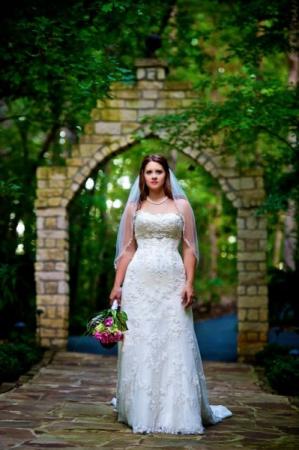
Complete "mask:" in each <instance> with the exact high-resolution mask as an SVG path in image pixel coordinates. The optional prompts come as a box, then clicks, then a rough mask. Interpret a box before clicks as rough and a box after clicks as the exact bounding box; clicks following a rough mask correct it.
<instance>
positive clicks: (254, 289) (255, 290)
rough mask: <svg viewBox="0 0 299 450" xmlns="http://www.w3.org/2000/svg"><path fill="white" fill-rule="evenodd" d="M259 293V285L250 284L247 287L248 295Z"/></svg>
mask: <svg viewBox="0 0 299 450" xmlns="http://www.w3.org/2000/svg"><path fill="white" fill-rule="evenodd" d="M257 293H258V288H257V286H248V287H247V288H246V294H247V295H256V294H257ZM259 294H263V292H259Z"/></svg>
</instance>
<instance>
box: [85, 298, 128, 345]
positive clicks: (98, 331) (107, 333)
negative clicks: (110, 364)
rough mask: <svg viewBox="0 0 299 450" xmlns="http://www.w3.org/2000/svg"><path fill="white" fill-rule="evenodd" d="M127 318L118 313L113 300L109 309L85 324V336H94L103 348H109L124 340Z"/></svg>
mask: <svg viewBox="0 0 299 450" xmlns="http://www.w3.org/2000/svg"><path fill="white" fill-rule="evenodd" d="M127 320H128V316H127V314H126V313H125V311H120V309H119V307H118V303H117V301H116V300H115V301H114V302H113V304H112V306H111V308H110V309H104V310H103V311H101V312H100V313H99V314H98V315H97V316H95V317H93V318H92V319H91V320H90V321H89V322H88V324H87V334H91V335H92V336H94V337H95V338H96V339H97V340H98V341H99V342H100V343H101V344H102V346H103V347H106V348H111V347H113V346H114V345H116V343H117V342H119V341H121V340H122V339H123V338H124V331H126V330H127V329H128V327H127Z"/></svg>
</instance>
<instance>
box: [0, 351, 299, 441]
mask: <svg viewBox="0 0 299 450" xmlns="http://www.w3.org/2000/svg"><path fill="white" fill-rule="evenodd" d="M52 356H53V358H52V361H51V362H50V363H49V364H48V365H46V366H43V367H41V369H40V370H39V371H38V372H37V373H36V374H35V376H34V377H33V378H31V379H29V380H28V381H27V382H26V383H24V384H22V385H21V386H19V387H17V388H14V389H13V390H11V391H8V392H6V393H4V394H2V395H0V448H1V449H7V448H21V449H27V450H29V449H30V450H32V449H45V448H52V449H61V448H63V449H74V448H75V449H76V450H77V449H94V448H105V449H115V450H116V449H127V450H130V449H135V448H136V447H140V448H141V449H144V450H145V449H148V450H149V449H153V450H155V449H158V448H160V449H167V450H170V449H176V450H177V449H200V450H218V449H219V450H221V449H225V450H232V449H248V450H251V449H256V450H272V449H273V450H280V449H281V450H295V449H298V448H299V434H298V433H299V432H298V424H299V414H298V411H297V410H296V409H295V408H294V407H292V406H291V405H290V403H289V401H288V399H287V398H286V397H283V396H279V395H273V394H271V393H268V392H264V391H263V390H261V388H260V387H259V385H258V384H257V380H256V376H255V374H254V372H253V369H252V367H251V366H249V365H244V364H239V363H218V362H206V363H205V364H204V366H205V374H206V378H207V383H208V388H209V399H210V403H211V404H223V405H225V406H227V407H228V408H230V409H231V410H232V412H233V414H234V415H233V416H232V417H230V418H227V419H225V420H224V421H223V422H221V423H219V424H217V425H214V426H212V427H208V428H207V429H206V432H205V434H204V435H193V436H184V435H181V436H173V435H167V434H164V435H161V434H160V435H159V434H150V435H142V434H133V433H132V432H131V430H130V428H128V427H127V426H126V425H123V424H120V423H118V422H117V420H116V413H115V412H113V410H112V407H111V406H109V405H108V403H107V402H108V401H109V400H110V399H111V398H112V397H113V396H114V394H115V382H116V358H115V357H111V356H100V355H90V354H82V353H70V352H69V353H68V352H58V353H55V354H53V355H52Z"/></svg>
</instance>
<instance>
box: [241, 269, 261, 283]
mask: <svg viewBox="0 0 299 450" xmlns="http://www.w3.org/2000/svg"><path fill="white" fill-rule="evenodd" d="M265 281H266V276H265V273H264V272H259V271H258V272H256V271H252V272H248V271H247V272H240V273H239V283H240V284H243V285H246V286H248V285H252V284H256V285H264V284H265Z"/></svg>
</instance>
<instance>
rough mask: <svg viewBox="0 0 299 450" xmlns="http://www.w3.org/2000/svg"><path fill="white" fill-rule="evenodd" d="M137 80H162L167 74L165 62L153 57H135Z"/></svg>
mask: <svg viewBox="0 0 299 450" xmlns="http://www.w3.org/2000/svg"><path fill="white" fill-rule="evenodd" d="M135 66H136V67H137V80H147V81H162V80H165V78H166V74H167V71H168V70H167V62H166V61H162V60H160V59H155V58H145V59H137V60H136V61H135Z"/></svg>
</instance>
